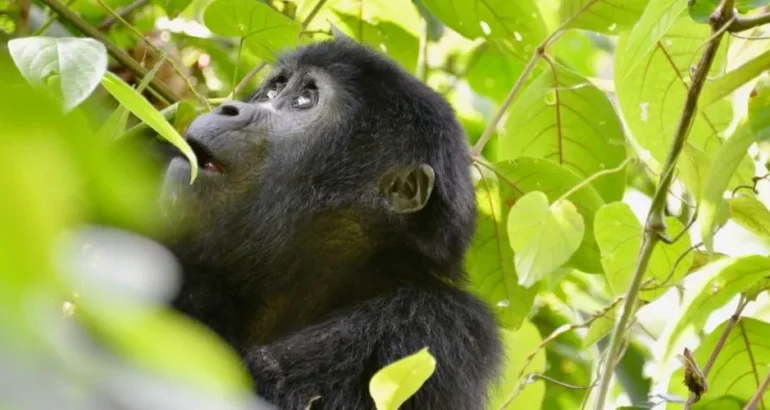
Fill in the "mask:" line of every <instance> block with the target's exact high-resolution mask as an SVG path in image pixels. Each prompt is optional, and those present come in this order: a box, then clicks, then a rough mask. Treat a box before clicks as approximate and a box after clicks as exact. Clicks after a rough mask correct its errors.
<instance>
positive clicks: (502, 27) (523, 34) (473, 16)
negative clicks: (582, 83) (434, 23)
mask: <svg viewBox="0 0 770 410" xmlns="http://www.w3.org/2000/svg"><path fill="white" fill-rule="evenodd" d="M423 4H424V5H425V6H426V7H427V8H428V9H429V10H430V11H431V12H432V13H433V14H434V15H435V16H436V17H438V18H439V20H441V21H442V22H443V23H444V24H446V25H447V26H449V27H450V28H451V29H452V30H455V31H456V32H458V33H460V34H461V35H463V36H465V37H467V38H470V39H475V38H477V37H490V38H494V39H498V40H501V41H504V42H505V43H506V45H507V46H509V47H511V48H512V49H513V51H514V53H516V54H518V55H531V54H532V53H533V52H534V51H535V48H536V47H537V46H538V45H539V44H540V42H541V41H543V39H544V38H545V36H546V35H547V32H546V28H545V22H544V21H543V17H542V15H541V14H540V9H538V7H537V5H536V4H535V2H534V1H533V0H516V1H510V0H485V1H481V2H480V1H478V0H423Z"/></svg>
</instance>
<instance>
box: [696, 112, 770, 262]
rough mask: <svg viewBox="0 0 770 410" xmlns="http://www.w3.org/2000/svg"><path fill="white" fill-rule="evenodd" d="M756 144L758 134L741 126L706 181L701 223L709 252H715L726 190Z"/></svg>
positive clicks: (722, 150)
mask: <svg viewBox="0 0 770 410" xmlns="http://www.w3.org/2000/svg"><path fill="white" fill-rule="evenodd" d="M753 142H754V134H753V133H752V132H751V129H750V127H749V125H747V124H743V125H741V126H740V128H738V130H736V132H735V133H733V135H732V136H731V137H730V138H729V139H728V140H727V141H725V143H724V144H723V145H722V146H721V147H720V149H719V151H718V152H717V154H716V158H714V162H713V164H712V166H711V169H710V170H709V174H708V176H707V177H706V180H705V182H704V187H705V189H704V192H703V197H702V198H701V199H700V205H701V208H700V209H701V213H700V215H699V219H700V228H701V235H702V238H703V244H704V245H705V246H706V249H708V250H713V239H714V233H715V232H716V228H717V227H718V226H717V223H716V222H717V216H718V213H719V207H720V206H723V203H724V201H723V196H724V193H725V190H727V186H728V185H729V183H730V180H731V179H732V178H733V174H734V173H735V171H736V170H737V169H738V166H739V165H740V164H741V162H743V161H744V160H745V159H746V153H747V152H748V150H749V146H750V145H751V144H752V143H753ZM768 228H770V226H769V227H768Z"/></svg>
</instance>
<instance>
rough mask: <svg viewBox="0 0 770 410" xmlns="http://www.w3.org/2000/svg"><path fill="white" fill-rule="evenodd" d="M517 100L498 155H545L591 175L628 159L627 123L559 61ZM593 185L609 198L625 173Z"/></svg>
mask: <svg viewBox="0 0 770 410" xmlns="http://www.w3.org/2000/svg"><path fill="white" fill-rule="evenodd" d="M556 67H557V68H556V71H551V70H548V71H547V72H545V73H543V74H542V75H541V76H540V77H539V78H537V79H536V80H535V81H534V82H533V83H532V84H531V85H530V86H529V87H527V88H526V89H525V90H524V92H522V94H521V95H520V96H519V97H518V98H517V99H516V102H514V104H513V106H512V107H511V109H510V110H509V111H508V112H509V118H508V120H507V122H506V124H505V130H506V132H505V135H503V136H501V137H500V148H499V151H498V158H500V159H515V158H518V157H522V156H528V157H536V158H546V159H549V160H552V161H554V162H556V163H558V164H559V165H561V166H563V167H564V168H567V169H569V170H570V171H573V172H575V173H576V174H578V175H580V176H581V177H583V178H587V177H589V176H591V175H593V174H595V173H597V172H600V171H602V170H606V169H609V168H613V167H616V166H618V165H620V163H622V162H623V160H624V159H625V155H626V152H625V139H624V134H623V128H622V127H621V124H620V121H619V120H618V117H617V114H616V113H615V110H614V109H613V108H612V105H610V102H609V101H608V100H607V97H606V96H605V95H604V94H603V93H602V92H601V91H599V90H598V89H597V88H596V87H594V86H593V85H591V84H590V83H589V82H588V80H587V79H586V78H583V77H581V76H580V75H578V74H576V73H574V72H572V71H570V70H568V69H567V68H565V67H563V66H558V65H556ZM591 185H592V186H593V187H594V188H595V189H596V190H597V191H598V192H599V194H600V195H601V196H602V198H604V200H605V201H607V202H614V201H618V200H620V199H621V198H622V197H623V190H624V187H625V176H624V172H615V173H612V174H608V175H603V176H601V177H599V178H597V179H595V180H594V181H592V182H591Z"/></svg>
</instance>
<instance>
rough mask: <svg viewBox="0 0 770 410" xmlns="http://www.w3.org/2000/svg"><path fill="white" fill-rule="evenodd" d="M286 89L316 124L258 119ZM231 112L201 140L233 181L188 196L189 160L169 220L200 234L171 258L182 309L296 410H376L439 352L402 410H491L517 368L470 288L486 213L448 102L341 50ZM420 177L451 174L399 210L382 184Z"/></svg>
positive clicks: (180, 168) (385, 65)
mask: <svg viewBox="0 0 770 410" xmlns="http://www.w3.org/2000/svg"><path fill="white" fill-rule="evenodd" d="M303 75H307V77H302V76H303ZM276 78H278V79H289V84H287V85H286V90H285V93H286V94H287V95H288V94H290V93H291V92H292V91H291V90H290V89H293V87H295V86H296V87H300V85H298V84H299V83H297V84H294V83H292V81H294V79H295V78H297V79H298V78H309V79H312V80H313V81H314V83H313V86H314V87H317V88H318V92H319V95H320V96H319V102H318V107H315V108H318V109H317V110H315V109H311V110H307V111H292V110H291V109H289V108H288V107H287V106H286V105H281V104H283V102H282V101H284V100H281V99H276V100H275V102H274V105H273V109H267V108H265V107H266V106H263V105H260V104H261V103H263V102H265V101H267V100H266V98H267V97H266V93H267V92H268V90H269V89H270V87H272V84H273V82H274V81H275V79H276ZM303 81H304V80H303ZM302 87H304V86H302ZM308 87H310V86H308ZM303 89H304V88H303ZM282 92H284V91H282ZM282 95H283V94H282ZM281 98H282V97H281ZM287 101H288V100H287ZM225 105H227V107H224V108H219V109H217V110H216V111H215V112H213V113H209V114H206V115H204V116H201V117H199V118H198V119H197V120H196V122H195V123H193V124H192V126H191V127H190V131H189V132H188V134H189V135H188V138H189V139H191V140H192V141H194V142H195V143H196V144H197V145H198V150H199V152H202V151H201V147H202V149H203V150H205V151H206V155H211V157H213V158H214V159H215V160H217V161H218V162H219V163H220V164H222V165H223V166H224V168H225V173H224V174H223V175H214V174H212V173H207V172H203V173H202V175H201V178H200V180H199V181H197V182H196V183H195V184H193V185H192V186H189V185H187V181H186V179H185V178H186V177H187V172H188V171H185V170H186V169H187V168H185V164H186V163H184V161H182V160H181V159H179V158H177V159H175V162H172V164H171V165H170V167H169V170H168V171H167V176H166V199H167V201H166V206H165V211H166V212H165V213H166V215H167V216H168V217H169V220H170V221H171V223H173V224H175V225H177V226H178V227H183V228H184V229H180V230H181V231H182V232H184V234H183V235H181V236H180V237H179V238H177V239H176V240H175V241H172V242H171V243H169V246H170V247H171V248H172V249H173V250H174V251H175V253H176V254H177V255H178V256H179V258H180V260H181V261H182V263H183V265H184V269H185V272H186V278H185V283H184V286H183V289H182V291H181V293H180V295H179V297H178V299H177V300H176V302H175V305H176V307H177V308H179V309H180V310H181V311H183V312H186V313H187V314H189V315H191V316H193V317H195V318H197V319H199V320H201V321H202V322H204V323H206V324H207V325H208V326H210V327H211V328H212V329H214V330H215V331H217V332H218V333H219V334H221V335H222V336H223V337H224V338H225V339H226V340H227V341H228V342H230V343H231V344H232V345H233V346H234V347H235V348H236V349H237V350H238V351H239V352H241V353H242V354H243V357H244V361H245V363H246V365H247V366H248V368H249V370H250V371H251V374H252V375H253V377H254V381H255V387H256V390H257V392H258V393H259V395H261V396H262V397H264V398H266V399H267V400H268V401H270V402H272V403H274V404H276V405H277V406H278V407H279V408H281V409H286V410H294V409H304V408H306V406H307V405H308V404H309V403H310V402H311V401H312V400H315V401H313V406H312V407H311V408H313V409H335V410H348V409H373V408H374V404H373V401H372V399H371V398H370V397H369V389H368V385H369V379H370V378H371V376H372V375H373V374H374V373H375V372H376V371H377V370H378V369H379V368H381V367H383V366H385V365H387V364H388V363H391V362H393V361H395V360H397V359H400V358H402V357H404V356H407V355H409V354H412V353H414V352H416V351H418V350H419V349H421V348H422V347H424V346H427V347H428V348H429V350H430V352H431V353H432V354H433V355H434V356H435V357H436V359H437V368H436V372H435V374H434V375H433V376H432V377H431V378H430V379H429V380H428V381H427V383H426V384H425V385H424V386H423V388H422V389H421V390H420V391H419V392H418V393H417V394H416V395H415V396H414V397H413V398H411V399H409V400H408V401H407V402H406V403H405V405H404V406H403V407H402V408H404V409H420V410H431V409H463V410H466V409H468V410H472V409H483V408H484V404H485V400H486V391H487V388H488V385H489V382H490V381H491V380H492V378H493V377H494V376H495V375H496V374H497V371H498V368H499V363H500V355H501V353H500V345H499V340H498V335H497V331H496V326H495V322H494V320H493V317H492V316H491V315H490V313H489V311H488V310H487V308H486V307H485V306H484V305H483V304H482V303H481V302H480V301H479V300H477V299H476V298H475V297H473V296H471V295H470V294H469V293H467V292H465V291H462V290H459V289H460V288H461V287H462V285H463V281H464V276H465V274H464V271H463V266H462V265H463V258H464V253H465V251H466V249H467V247H468V245H469V241H470V240H471V236H472V234H473V230H474V223H475V205H474V193H473V187H472V184H471V180H470V175H469V164H470V162H469V154H468V149H467V145H466V141H465V137H464V134H463V131H462V129H461V128H460V126H459V125H458V123H457V121H456V120H455V117H454V113H453V112H452V109H451V107H450V106H449V105H448V104H447V103H446V101H444V100H443V99H442V98H441V97H440V96H439V95H437V94H436V93H435V92H433V91H432V90H430V89H429V88H428V87H427V86H425V85H424V84H422V83H420V82H419V81H417V80H416V79H414V78H413V77H411V76H410V75H408V74H407V73H406V72H405V71H403V70H401V69H400V68H399V67H397V66H396V65H395V64H393V63H392V62H390V61H389V60H387V59H386V58H384V57H383V56H381V55H379V54H378V53H376V52H374V51H371V50H368V49H365V48H363V47H361V46H360V45H357V44H355V43H353V42H351V41H347V40H336V41H331V42H325V43H320V44H314V45H310V46H306V47H303V48H300V49H298V50H296V51H294V52H291V53H289V54H287V55H285V56H284V57H283V58H282V59H281V60H280V62H279V63H278V65H277V69H276V71H275V73H274V74H273V76H272V77H271V79H269V80H268V81H266V84H265V86H264V87H263V88H262V89H260V90H258V91H257V92H256V93H255V95H254V97H253V98H252V99H250V100H249V101H247V102H245V103H243V102H240V103H238V102H233V103H228V104H225ZM421 163H425V164H429V165H430V166H431V167H432V168H433V169H434V170H435V174H436V178H435V187H434V189H433V192H432V195H431V197H430V199H429V201H428V203H427V205H426V206H425V208H423V209H422V210H420V211H418V212H416V213H411V214H399V213H395V212H393V211H392V210H391V209H390V208H388V204H387V198H385V197H384V196H383V195H382V194H381V193H380V192H378V190H377V182H378V180H379V178H380V177H381V176H382V175H383V174H385V173H386V171H388V170H389V169H391V168H393V167H399V166H410V165H419V164H421Z"/></svg>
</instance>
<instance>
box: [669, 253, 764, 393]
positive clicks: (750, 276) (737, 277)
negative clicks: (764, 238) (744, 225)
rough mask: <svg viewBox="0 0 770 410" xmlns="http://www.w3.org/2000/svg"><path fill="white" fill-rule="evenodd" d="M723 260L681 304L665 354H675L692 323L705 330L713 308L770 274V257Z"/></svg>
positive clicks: (722, 304) (697, 328)
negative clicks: (673, 350)
mask: <svg viewBox="0 0 770 410" xmlns="http://www.w3.org/2000/svg"><path fill="white" fill-rule="evenodd" d="M720 263H721V264H722V268H721V269H719V270H718V271H716V273H714V274H713V276H711V277H710V278H708V280H704V281H702V282H700V283H698V284H697V288H696V289H695V293H694V296H693V297H692V298H690V299H688V300H686V301H685V302H684V304H683V305H682V308H681V313H680V314H679V315H678V316H677V319H676V320H677V323H676V324H675V325H674V327H673V328H672V331H671V333H670V334H669V336H668V337H669V339H668V342H667V344H666V349H665V351H664V353H665V354H664V355H663V357H671V356H672V351H671V349H673V347H674V345H675V343H676V342H677V339H678V338H679V336H680V335H681V334H682V332H684V330H685V329H687V328H688V327H690V326H692V327H693V328H694V329H695V330H696V331H697V330H702V329H703V325H704V324H705V323H706V319H707V318H708V317H709V315H710V314H711V313H712V312H713V311H715V310H716V309H719V308H720V307H722V306H724V305H725V304H726V303H727V302H729V301H730V300H731V299H732V298H733V297H735V295H737V294H739V293H741V292H744V291H746V290H748V289H751V287H752V286H754V285H756V284H757V283H758V282H759V281H762V280H764V279H765V278H767V277H768V276H769V275H770V259H768V258H765V257H763V256H759V255H752V256H745V257H741V258H735V259H733V260H723V261H720ZM704 363H705V362H704ZM739 374H742V372H741V373H739ZM709 384H711V380H709Z"/></svg>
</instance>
